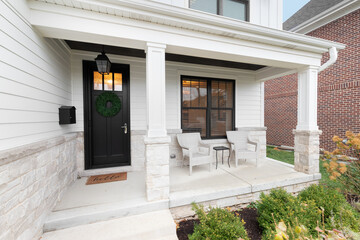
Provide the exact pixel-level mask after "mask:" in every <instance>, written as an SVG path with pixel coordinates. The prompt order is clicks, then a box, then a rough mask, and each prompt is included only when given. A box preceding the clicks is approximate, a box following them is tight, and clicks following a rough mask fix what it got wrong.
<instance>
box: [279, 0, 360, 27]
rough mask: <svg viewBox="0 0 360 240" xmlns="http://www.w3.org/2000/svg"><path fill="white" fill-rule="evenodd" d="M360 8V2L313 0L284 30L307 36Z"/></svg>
mask: <svg viewBox="0 0 360 240" xmlns="http://www.w3.org/2000/svg"><path fill="white" fill-rule="evenodd" d="M359 8H360V0H311V1H310V2H308V3H307V4H306V5H305V6H304V7H302V8H301V9H300V10H299V11H297V12H296V13H295V14H294V15H292V16H291V17H290V18H289V19H288V20H287V21H286V22H284V24H283V29H284V30H287V31H290V32H296V33H302V34H307V33H309V32H311V31H313V30H315V29H317V28H319V27H321V26H324V25H326V24H328V23H330V22H332V21H334V20H336V19H338V18H341V17H343V16H345V15H347V14H349V13H351V12H353V11H355V10H357V9H359Z"/></svg>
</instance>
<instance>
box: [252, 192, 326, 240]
mask: <svg viewBox="0 0 360 240" xmlns="http://www.w3.org/2000/svg"><path fill="white" fill-rule="evenodd" d="M258 213H259V218H258V221H259V225H260V227H261V228H262V229H263V235H264V238H265V239H270V238H269V236H273V235H274V234H275V233H276V229H275V225H274V222H281V221H284V222H286V223H287V224H290V225H292V226H295V225H296V224H297V223H301V224H302V225H304V226H306V227H307V229H309V232H310V234H313V235H315V234H316V230H315V228H316V226H317V224H318V222H320V221H321V211H319V208H318V207H317V206H316V204H315V202H314V201H308V202H306V203H303V202H301V201H300V199H299V198H296V197H294V196H292V195H291V194H290V193H287V192H286V191H285V190H283V189H274V190H272V191H271V192H270V194H268V195H265V194H263V193H262V194H261V196H260V202H259V204H258Z"/></svg>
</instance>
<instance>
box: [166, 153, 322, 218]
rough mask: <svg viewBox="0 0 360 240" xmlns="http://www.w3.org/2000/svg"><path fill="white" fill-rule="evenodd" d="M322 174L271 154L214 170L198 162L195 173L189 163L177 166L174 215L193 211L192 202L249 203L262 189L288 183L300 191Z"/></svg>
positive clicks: (172, 178)
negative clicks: (304, 170)
mask: <svg viewBox="0 0 360 240" xmlns="http://www.w3.org/2000/svg"><path fill="white" fill-rule="evenodd" d="M320 178H321V174H310V175H309V174H305V173H301V172H297V171H295V170H294V166H293V165H290V164H286V163H283V162H279V161H277V160H273V159H270V158H267V159H266V161H264V163H263V164H261V165H259V166H258V167H256V165H255V161H254V162H252V161H246V162H241V163H240V164H239V165H238V167H237V168H236V167H235V166H234V163H232V164H231V167H230V168H229V166H228V165H227V162H225V160H224V165H222V164H219V166H218V169H215V167H213V170H212V171H211V172H209V167H208V166H206V165H203V166H197V167H193V173H192V175H191V176H189V168H188V167H187V166H184V167H182V168H181V167H177V168H172V169H171V170H170V208H171V209H172V213H173V216H174V217H175V218H180V217H184V216H186V215H187V213H189V209H190V208H189V204H191V203H192V202H198V203H199V202H202V203H204V205H208V204H209V205H217V206H220V207H223V206H232V205H237V204H242V203H249V202H251V201H255V200H257V199H258V197H259V195H260V192H262V191H268V190H270V189H272V188H278V187H284V188H286V189H287V190H288V191H289V192H298V191H300V190H302V188H304V186H306V185H308V184H311V183H314V182H315V181H317V180H319V179H320ZM186 212H187V213H186ZM190 212H191V211H190Z"/></svg>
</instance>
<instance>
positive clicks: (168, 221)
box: [41, 210, 178, 240]
mask: <svg viewBox="0 0 360 240" xmlns="http://www.w3.org/2000/svg"><path fill="white" fill-rule="evenodd" d="M75 239H76V240H177V239H178V238H177V236H176V224H175V222H174V220H173V218H172V217H171V213H170V211H169V210H162V211H156V212H151V213H145V214H140V215H136V216H130V217H123V218H119V219H114V220H109V221H103V222H97V223H92V224H86V225H81V226H77V227H71V228H66V229H62V230H58V231H53V232H48V233H45V234H44V235H43V236H42V238H41V240H75Z"/></svg>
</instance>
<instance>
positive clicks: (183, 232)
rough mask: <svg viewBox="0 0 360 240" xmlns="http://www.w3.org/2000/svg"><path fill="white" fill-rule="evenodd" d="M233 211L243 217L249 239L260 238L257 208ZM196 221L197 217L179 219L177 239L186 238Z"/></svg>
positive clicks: (257, 239)
mask: <svg viewBox="0 0 360 240" xmlns="http://www.w3.org/2000/svg"><path fill="white" fill-rule="evenodd" d="M235 213H238V214H239V217H241V218H242V219H244V221H245V228H246V231H247V233H248V236H249V238H250V239H251V240H261V229H260V226H259V223H258V221H257V216H258V215H257V210H256V209H254V208H244V209H242V210H240V211H235V212H234V214H235ZM198 223H199V220H197V219H190V220H184V221H181V222H180V223H179V227H178V229H177V230H176V234H177V237H178V238H179V240H188V235H189V234H192V233H193V232H194V225H195V224H198Z"/></svg>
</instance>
